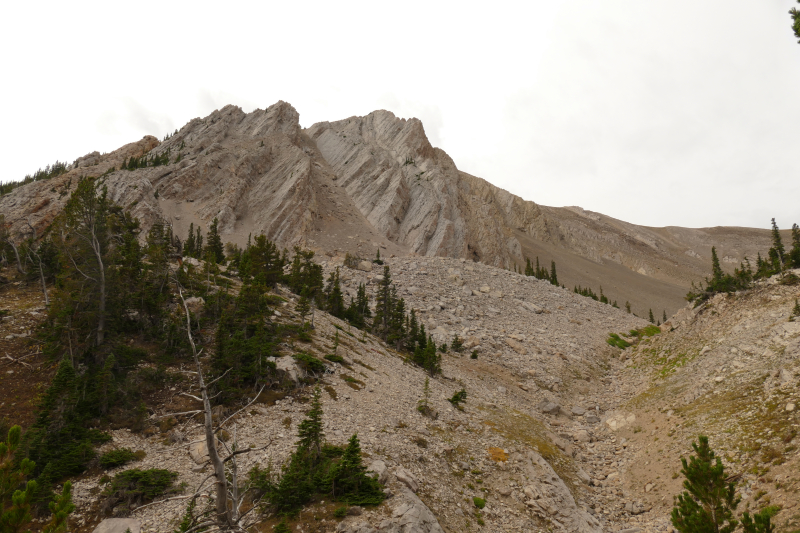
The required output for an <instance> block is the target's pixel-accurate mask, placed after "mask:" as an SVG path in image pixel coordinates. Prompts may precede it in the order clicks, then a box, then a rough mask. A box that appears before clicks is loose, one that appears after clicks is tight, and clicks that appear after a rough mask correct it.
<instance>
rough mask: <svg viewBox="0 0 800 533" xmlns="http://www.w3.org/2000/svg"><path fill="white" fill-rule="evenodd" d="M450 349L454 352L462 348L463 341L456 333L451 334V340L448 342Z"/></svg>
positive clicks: (460, 350)
mask: <svg viewBox="0 0 800 533" xmlns="http://www.w3.org/2000/svg"><path fill="white" fill-rule="evenodd" d="M450 349H451V350H453V351H454V352H458V353H460V352H462V351H463V350H464V341H462V340H461V338H460V337H459V336H458V335H453V342H451V343H450Z"/></svg>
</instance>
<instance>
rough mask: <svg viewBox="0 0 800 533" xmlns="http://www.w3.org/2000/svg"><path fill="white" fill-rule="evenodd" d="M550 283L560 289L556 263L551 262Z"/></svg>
mask: <svg viewBox="0 0 800 533" xmlns="http://www.w3.org/2000/svg"><path fill="white" fill-rule="evenodd" d="M550 283H552V284H553V285H555V286H556V287H558V276H557V275H556V262H555V261H550Z"/></svg>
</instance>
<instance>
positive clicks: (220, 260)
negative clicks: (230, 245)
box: [203, 217, 225, 265]
mask: <svg viewBox="0 0 800 533" xmlns="http://www.w3.org/2000/svg"><path fill="white" fill-rule="evenodd" d="M206 237H207V239H206V241H207V244H206V247H205V249H204V250H203V252H204V255H205V254H210V255H211V256H212V257H213V258H214V262H216V263H217V264H219V265H223V264H225V246H224V245H223V244H222V237H221V236H220V234H219V220H217V217H214V220H212V221H211V227H210V228H209V229H208V235H207V236H206Z"/></svg>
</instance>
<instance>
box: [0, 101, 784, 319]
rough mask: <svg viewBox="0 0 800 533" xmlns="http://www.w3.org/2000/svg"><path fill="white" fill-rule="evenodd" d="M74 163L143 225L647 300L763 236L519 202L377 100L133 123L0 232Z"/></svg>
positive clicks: (29, 196)
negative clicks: (132, 129)
mask: <svg viewBox="0 0 800 533" xmlns="http://www.w3.org/2000/svg"><path fill="white" fill-rule="evenodd" d="M165 152H168V153H169V154H170V157H169V160H170V163H169V164H167V165H164V166H158V167H147V168H141V169H137V170H134V171H129V170H118V169H120V168H121V166H122V164H123V162H124V161H126V160H127V159H128V158H129V157H131V156H137V157H138V156H141V155H143V154H149V155H157V154H163V153H165ZM84 176H95V177H100V176H102V180H103V182H104V183H105V185H106V186H107V187H108V190H109V193H110V194H111V196H112V197H113V198H114V199H115V200H116V201H118V202H119V203H121V204H122V205H124V206H126V207H128V208H130V209H131V210H132V211H133V213H134V214H135V215H136V216H137V217H138V218H139V219H140V220H141V221H142V226H143V230H144V231H147V229H148V228H149V227H150V225H152V224H153V223H154V222H155V221H156V220H164V221H167V222H169V223H171V224H172V225H173V227H174V231H175V234H176V235H179V236H184V235H185V234H186V231H187V229H188V226H189V224H190V223H194V224H195V225H199V226H201V227H203V228H204V229H205V228H207V227H208V225H209V223H210V222H211V221H212V220H213V219H214V218H215V217H217V218H218V219H219V222H220V228H221V230H222V232H223V236H224V239H225V240H229V241H233V242H237V243H239V244H243V243H244V242H245V241H246V240H247V237H248V235H250V234H258V233H264V234H266V235H267V236H268V237H269V238H270V239H272V240H275V241H277V242H278V243H279V244H281V245H283V246H292V245H295V244H302V245H304V246H307V247H311V248H314V249H318V250H321V251H334V250H341V251H350V252H352V253H356V254H359V255H362V256H365V257H367V256H372V255H374V253H375V250H376V248H382V249H384V254H386V253H388V254H391V253H396V254H407V253H413V254H417V255H423V256H446V257H453V258H468V259H471V260H474V261H480V262H484V263H487V264H491V265H494V266H500V267H504V268H509V269H512V268H514V267H515V266H518V267H520V268H522V267H523V266H524V264H525V258H526V257H531V258H532V259H533V258H535V257H537V256H538V257H539V258H540V260H541V261H542V263H543V265H544V266H547V267H549V265H550V262H551V261H555V262H556V263H557V265H558V268H559V279H560V281H562V282H564V283H566V284H567V285H568V286H572V285H575V284H581V285H584V286H590V287H592V288H593V289H594V290H595V291H597V290H598V288H599V286H603V288H604V290H605V293H606V294H607V295H609V297H611V298H612V300H617V301H618V302H619V303H620V305H621V304H622V303H624V302H625V301H626V300H628V301H630V302H631V303H633V304H634V311H636V312H639V314H640V315H641V314H642V313H646V312H647V308H648V307H650V308H653V309H654V310H660V309H662V308H663V309H667V310H668V311H670V312H671V311H673V310H675V309H677V308H678V307H680V306H681V305H682V299H681V298H682V295H683V294H684V293H685V292H686V287H687V286H688V284H689V281H691V280H699V279H702V278H703V277H704V276H706V275H707V274H708V270H709V269H710V249H711V246H712V245H716V246H717V249H718V251H720V257H721V258H722V261H723V263H724V264H729V265H728V266H731V267H732V266H733V265H738V263H739V262H740V261H741V260H743V259H744V257H745V256H748V257H753V256H755V254H756V253H757V252H758V251H762V252H764V251H765V250H766V249H767V248H768V247H769V233H768V232H767V231H763V230H749V229H744V228H713V229H703V230H694V229H687V228H673V227H669V228H646V227H642V226H636V225H634V224H630V223H626V222H622V221H619V220H615V219H612V218H610V217H606V216H604V215H601V214H599V213H593V212H590V211H585V210H583V209H581V208H579V207H568V208H553V207H545V206H540V205H538V204H536V203H534V202H531V201H526V200H523V199H521V198H519V197H517V196H514V195H513V194H511V193H509V192H507V191H505V190H503V189H500V188H498V187H495V186H494V185H492V184H490V183H489V182H487V181H485V180H483V179H480V178H477V177H475V176H471V175H469V174H467V173H465V172H462V171H460V170H459V169H458V168H457V167H456V164H455V163H454V162H453V160H452V159H451V158H450V157H449V156H448V155H447V154H446V153H445V152H444V151H442V150H440V149H438V148H435V147H433V146H432V145H431V144H430V142H429V141H428V138H427V136H426V135H425V130H424V128H423V125H422V123H421V122H420V121H419V120H417V119H408V120H406V119H401V118H398V117H396V116H394V115H393V114H392V113H390V112H388V111H375V112H373V113H370V114H368V115H366V116H364V117H350V118H348V119H344V120H339V121H336V122H320V123H317V124H314V125H313V126H311V127H310V128H308V129H303V128H301V127H300V122H299V114H298V112H297V111H296V110H295V109H294V108H293V107H292V106H291V105H290V104H288V103H286V102H278V103H276V104H274V105H272V106H270V107H269V108H267V109H266V110H262V109H257V110H255V111H253V112H251V113H245V112H243V111H242V110H241V109H240V108H238V107H235V106H226V107H224V108H222V109H220V110H217V111H214V112H213V113H211V114H210V115H209V116H207V117H205V118H202V119H200V118H196V119H193V120H192V121H190V122H189V123H188V124H186V125H185V126H183V128H181V129H180V131H178V132H177V133H176V134H175V135H173V136H172V137H170V138H169V139H167V140H165V141H163V142H160V143H159V142H158V140H157V139H156V138H154V137H151V136H147V137H145V138H143V139H142V140H141V141H138V142H135V143H131V144H128V145H126V146H123V147H122V148H120V149H118V150H116V151H114V152H111V153H109V154H98V153H96V152H95V153H92V154H89V155H87V156H84V157H82V158H79V159H78V160H77V161H76V162H75V164H74V165H73V166H72V168H71V169H70V171H69V172H68V173H66V174H64V175H62V176H59V177H57V178H53V179H51V180H48V181H46V182H37V183H32V184H29V185H27V186H24V187H20V188H18V189H16V190H15V191H13V192H12V193H11V194H8V195H5V196H3V197H2V198H0V213H2V214H4V215H5V216H6V220H7V221H9V222H11V224H12V234H14V235H16V236H17V237H22V236H24V235H25V234H26V232H28V231H29V226H28V224H27V221H30V223H31V224H32V225H33V226H34V227H36V228H37V232H39V233H41V232H42V231H44V229H45V228H46V227H47V226H48V225H49V223H50V222H51V221H52V219H53V218H54V217H55V215H56V214H57V213H58V212H59V211H60V210H61V208H62V207H63V205H64V203H65V201H66V199H67V198H68V195H69V193H70V190H71V188H72V187H74V185H75V183H76V182H77V180H78V179H80V178H81V177H84Z"/></svg>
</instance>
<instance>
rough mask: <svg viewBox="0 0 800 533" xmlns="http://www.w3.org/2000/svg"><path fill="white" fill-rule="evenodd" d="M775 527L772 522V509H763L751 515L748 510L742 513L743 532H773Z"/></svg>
mask: <svg viewBox="0 0 800 533" xmlns="http://www.w3.org/2000/svg"><path fill="white" fill-rule="evenodd" d="M774 531H775V527H774V526H773V525H772V523H771V517H770V509H763V510H762V511H761V512H760V513H756V514H755V515H753V517H752V518H751V517H750V513H748V512H747V511H745V512H744V515H742V532H743V533H773V532H774Z"/></svg>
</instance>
